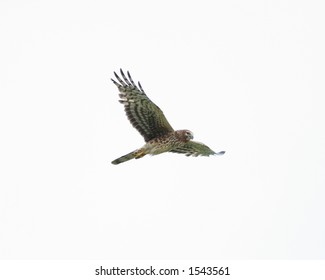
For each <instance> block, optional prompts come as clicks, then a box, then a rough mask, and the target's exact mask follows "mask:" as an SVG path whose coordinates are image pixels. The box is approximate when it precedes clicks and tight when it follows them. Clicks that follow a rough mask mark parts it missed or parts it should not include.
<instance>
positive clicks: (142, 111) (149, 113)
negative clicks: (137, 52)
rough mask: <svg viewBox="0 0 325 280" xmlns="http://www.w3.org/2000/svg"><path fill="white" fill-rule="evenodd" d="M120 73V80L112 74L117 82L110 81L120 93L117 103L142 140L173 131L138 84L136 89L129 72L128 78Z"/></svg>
mask: <svg viewBox="0 0 325 280" xmlns="http://www.w3.org/2000/svg"><path fill="white" fill-rule="evenodd" d="M120 71H121V76H122V79H121V78H120V77H119V76H118V75H117V74H116V73H115V72H114V75H115V77H116V79H117V81H118V82H116V81H115V80H113V79H112V81H113V83H114V84H115V85H116V86H117V87H118V90H119V91H120V95H119V96H120V98H121V100H119V101H120V102H121V103H122V104H123V105H124V109H125V112H126V115H127V117H128V119H129V121H130V122H131V124H132V125H133V126H134V127H135V128H136V129H137V130H138V131H139V133H140V134H141V135H142V136H143V137H144V140H145V141H146V142H148V141H149V140H151V139H153V138H156V137H159V136H163V135H165V134H167V133H169V132H172V131H174V129H173V128H172V127H171V125H170V124H169V122H168V121H167V119H166V117H165V116H164V114H163V112H162V111H161V110H160V108H159V107H158V106H157V105H156V104H154V103H153V102H152V101H151V100H150V99H149V98H148V97H147V95H146V94H145V93H144V90H143V89H142V87H141V84H140V83H139V82H138V85H139V87H137V85H136V84H135V83H134V82H133V80H132V78H131V75H130V73H129V71H128V72H127V75H128V78H127V77H126V76H125V75H124V73H123V71H122V69H120Z"/></svg>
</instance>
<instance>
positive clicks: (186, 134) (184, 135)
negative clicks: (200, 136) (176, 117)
mask: <svg viewBox="0 0 325 280" xmlns="http://www.w3.org/2000/svg"><path fill="white" fill-rule="evenodd" d="M177 132H178V136H179V138H180V139H181V141H184V142H188V141H190V140H192V139H193V132H192V131H190V130H187V129H184V130H178V131H177Z"/></svg>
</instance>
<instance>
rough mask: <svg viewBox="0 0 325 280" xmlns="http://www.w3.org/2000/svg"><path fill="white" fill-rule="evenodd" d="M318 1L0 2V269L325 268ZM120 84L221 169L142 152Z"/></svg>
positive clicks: (324, 36)
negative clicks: (95, 265)
mask: <svg viewBox="0 0 325 280" xmlns="http://www.w3.org/2000/svg"><path fill="white" fill-rule="evenodd" d="M324 12H325V8H324V3H323V2H322V1H289V0H281V1H280V0H279V1H257V0H256V1H253V0H249V1H144V0H142V1H72V0H70V1H69V0H68V1H67V0H64V1H35V0H33V1H9V0H7V1H6V0H1V2H0V32H1V33H0V35H1V44H0V61H1V62H0V94H1V95H0V133H1V138H0V172H1V176H0V184H1V186H0V258H2V259H215V258H223V259H320V258H325V243H324V236H325V220H324V213H325V203H324V198H325V191H324V186H325V172H324V171H325V145H324V143H325V124H324V120H325V110H324V109H325V98H324V94H325V91H324V90H325V86H324V75H325V67H324V65H325V55H324V49H325V33H324V26H325V20H324ZM120 67H122V68H123V69H125V70H130V72H131V74H132V76H133V79H134V80H135V81H138V80H140V81H141V83H142V86H143V88H144V90H145V91H146V93H147V94H148V96H149V97H150V98H151V99H152V100H153V101H154V102H155V103H156V104H157V105H158V106H159V107H161V108H162V110H163V111H164V113H165V115H166V116H167V118H168V120H169V121H170V123H171V124H172V126H173V127H174V128H175V129H181V128H187V129H190V130H191V131H193V132H194V137H195V140H198V141H202V142H204V143H206V144H207V145H208V146H210V147H211V148H212V149H214V150H216V151H219V150H226V154H225V155H224V156H223V157H210V158H187V157H184V156H183V155H177V154H163V155H159V156H155V157H149V156H147V157H145V158H143V159H140V160H136V161H135V160H133V161H129V162H127V163H124V164H121V165H118V166H113V165H111V164H110V162H111V161H112V160H113V159H115V158H117V157H119V156H121V155H124V154H126V153H128V152H130V151H132V150H134V149H136V148H139V147H141V146H142V145H143V143H144V142H143V139H142V137H141V136H140V135H139V134H138V133H137V131H136V130H135V129H134V128H132V127H131V125H130V124H129V122H128V120H127V119H126V117H125V114H124V112H123V107H122V106H121V105H120V104H119V103H118V101H117V100H118V92H117V89H116V87H115V86H114V85H113V84H112V82H111V81H110V78H111V77H113V71H118V70H119V68H120Z"/></svg>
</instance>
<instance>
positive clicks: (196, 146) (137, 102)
mask: <svg viewBox="0 0 325 280" xmlns="http://www.w3.org/2000/svg"><path fill="white" fill-rule="evenodd" d="M120 72H121V76H122V79H121V78H120V77H119V76H118V75H117V74H116V73H115V72H114V75H115V77H116V79H117V81H118V82H116V81H115V80H113V79H112V81H113V83H114V84H115V85H116V86H117V88H118V90H119V91H120V94H119V96H120V98H121V100H119V101H120V103H122V104H123V105H124V109H125V112H126V115H127V117H128V119H129V121H130V122H131V124H132V125H133V126H134V127H135V128H136V129H137V130H138V131H139V133H140V134H141V135H142V136H143V137H144V140H145V142H146V144H145V145H144V146H143V147H142V148H140V149H138V150H135V151H133V152H131V153H128V154H127V155H125V156H122V157H119V158H118V159H116V160H113V161H112V164H119V163H122V162H125V161H128V160H130V159H133V158H135V159H138V158H141V157H143V156H145V155H148V154H150V155H158V154H161V153H165V152H172V153H181V154H185V155H186V156H195V157H196V156H210V155H223V154H224V153H225V152H224V151H221V152H218V153H215V152H214V151H212V150H211V149H210V148H209V147H208V146H206V145H204V144H203V143H199V142H195V141H192V139H193V133H192V132H191V131H189V130H174V129H173V128H172V127H171V125H170V124H169V122H168V121H167V119H166V117H165V116H164V114H163V112H162V111H161V110H160V108H159V107H158V106H157V105H155V104H154V103H153V102H152V101H151V100H150V99H149V98H148V97H147V95H146V94H145V92H144V90H143V89H142V86H141V84H140V82H138V86H137V85H136V84H135V83H134V82H133V80H132V78H131V75H130V73H129V72H127V75H128V78H127V77H126V76H125V75H124V73H123V71H122V69H120Z"/></svg>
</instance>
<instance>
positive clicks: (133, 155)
mask: <svg viewBox="0 0 325 280" xmlns="http://www.w3.org/2000/svg"><path fill="white" fill-rule="evenodd" d="M145 155H146V154H145V153H144V151H143V150H142V149H139V150H135V151H133V152H131V153H128V154H126V155H124V156H121V157H119V158H117V159H115V160H113V161H112V164H115V165H116V164H120V163H122V162H125V161H128V160H130V159H134V158H135V159H138V158H141V157H143V156H145Z"/></svg>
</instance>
